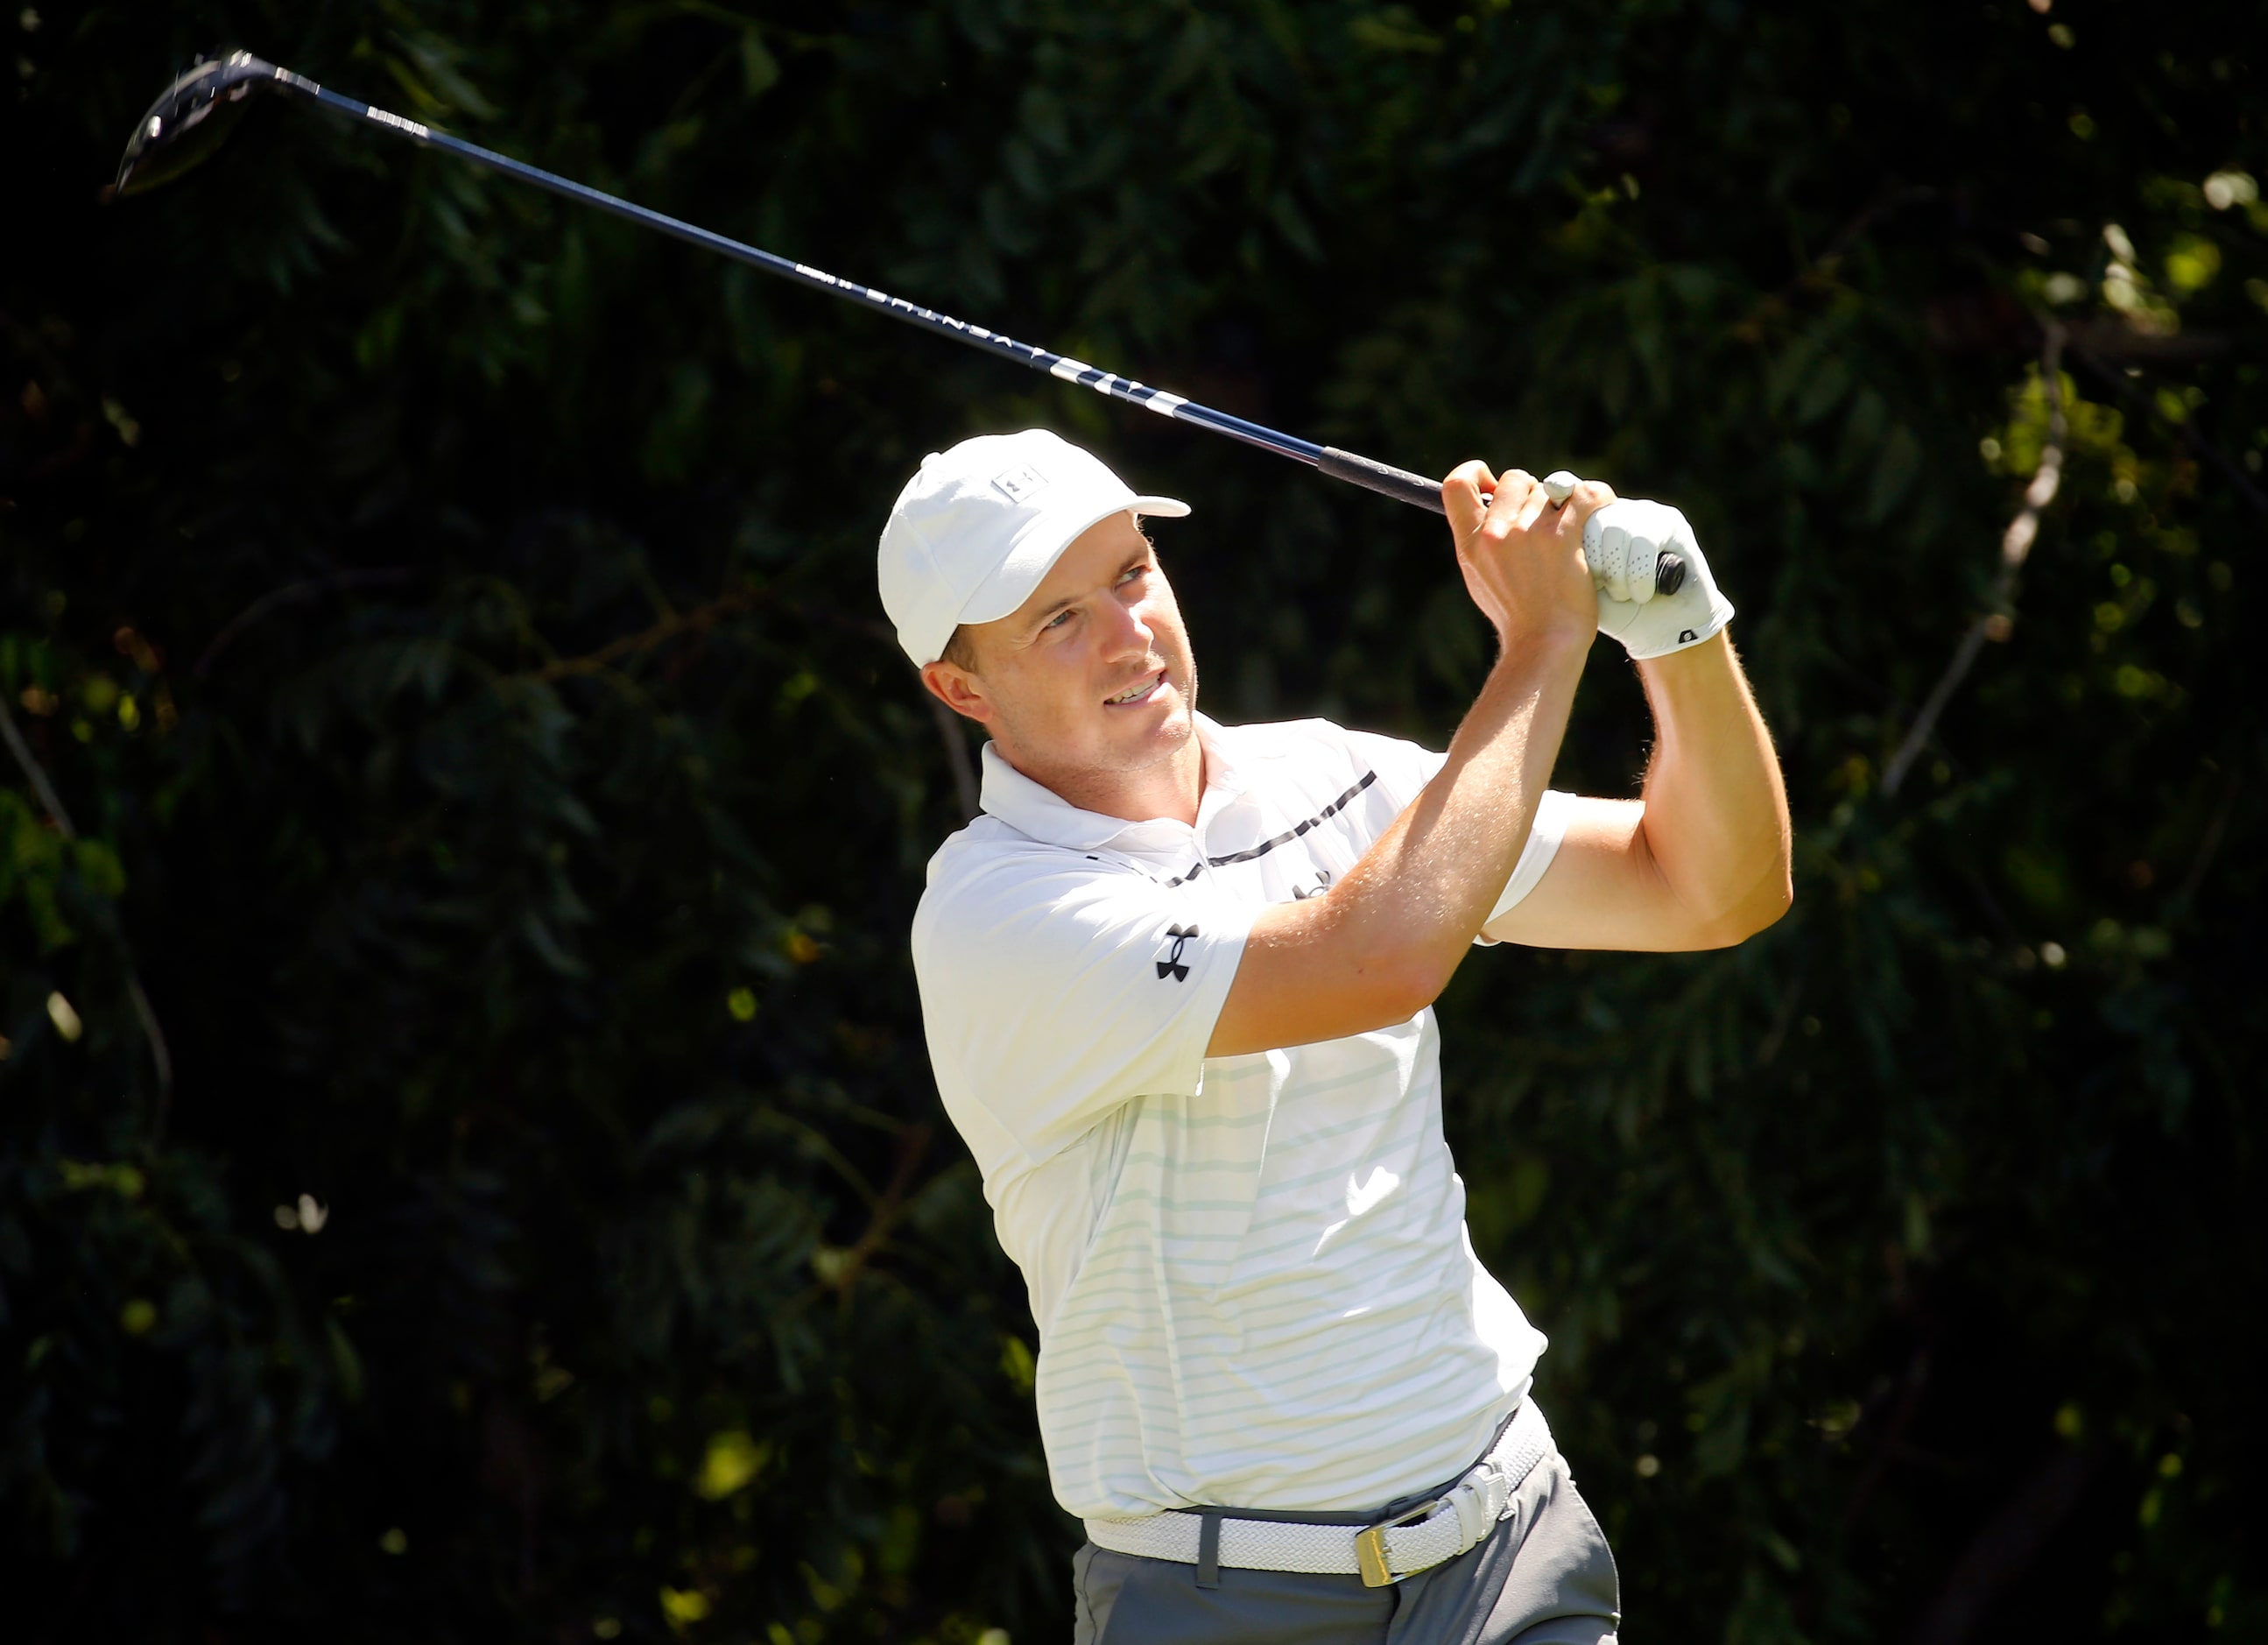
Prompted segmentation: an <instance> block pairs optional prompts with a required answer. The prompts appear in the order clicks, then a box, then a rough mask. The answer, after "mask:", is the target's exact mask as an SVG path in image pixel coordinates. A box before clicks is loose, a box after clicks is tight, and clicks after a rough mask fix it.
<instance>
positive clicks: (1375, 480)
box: [1315, 446, 1449, 514]
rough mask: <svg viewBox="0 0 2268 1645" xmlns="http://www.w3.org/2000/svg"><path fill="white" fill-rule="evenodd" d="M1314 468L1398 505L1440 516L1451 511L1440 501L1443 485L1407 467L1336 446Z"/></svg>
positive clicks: (1326, 452) (1328, 449) (1325, 451)
mask: <svg viewBox="0 0 2268 1645" xmlns="http://www.w3.org/2000/svg"><path fill="white" fill-rule="evenodd" d="M1315 467H1316V468H1319V469H1321V470H1322V472H1323V473H1325V474H1327V475H1329V476H1331V478H1332V479H1334V480H1344V481H1345V482H1346V483H1348V484H1349V485H1359V486H1360V487H1362V488H1363V490H1365V491H1375V492H1377V493H1378V494H1379V495H1380V496H1381V497H1390V498H1393V499H1394V500H1395V502H1397V503H1408V504H1409V505H1410V506H1411V507H1413V508H1430V509H1432V511H1433V512H1434V513H1437V514H1447V513H1448V512H1449V511H1448V508H1447V505H1445V504H1444V503H1443V502H1442V501H1441V483H1440V481H1439V480H1429V479H1427V478H1426V477H1425V476H1424V475H1422V474H1412V473H1410V470H1409V469H1407V468H1395V467H1393V466H1392V465H1390V464H1388V463H1383V462H1373V461H1371V460H1370V459H1369V458H1367V457H1358V456H1356V455H1355V454H1354V453H1352V452H1351V451H1341V450H1340V449H1339V448H1338V447H1337V446H1324V447H1323V454H1322V456H1320V457H1318V458H1316V459H1315Z"/></svg>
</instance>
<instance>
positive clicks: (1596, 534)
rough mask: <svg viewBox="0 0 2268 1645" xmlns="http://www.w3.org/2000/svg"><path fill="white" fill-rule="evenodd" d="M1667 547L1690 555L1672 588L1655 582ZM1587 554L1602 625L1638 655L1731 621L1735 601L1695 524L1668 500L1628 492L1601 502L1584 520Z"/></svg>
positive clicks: (1705, 634)
mask: <svg viewBox="0 0 2268 1645" xmlns="http://www.w3.org/2000/svg"><path fill="white" fill-rule="evenodd" d="M1664 550H1668V551H1670V552H1673V553H1675V554H1676V555H1677V556H1678V557H1680V558H1681V559H1683V561H1684V562H1685V580H1684V582H1683V584H1682V585H1681V586H1679V588H1678V590H1677V592H1676V593H1675V594H1658V593H1656V592H1655V590H1654V586H1653V568H1654V563H1655V561H1656V560H1657V559H1659V558H1660V557H1661V554H1662V552H1663V551H1664ZM1583 557H1584V559H1586V560H1587V561H1588V562H1589V563H1590V567H1591V574H1592V577H1593V578H1594V579H1595V581H1596V582H1597V584H1598V589H1599V631H1600V632H1601V633H1602V634H1609V635H1612V636H1613V637H1614V638H1616V639H1618V640H1620V641H1621V642H1622V645H1623V649H1624V650H1625V651H1627V652H1629V653H1630V654H1631V658H1632V660H1644V659H1646V658H1648V657H1666V656H1668V654H1669V653H1671V652H1674V651H1683V650H1684V649H1685V648H1686V647H1687V646H1688V645H1699V644H1700V643H1701V642H1702V641H1703V640H1705V639H1707V638H1709V637H1710V636H1711V635H1712V634H1714V633H1715V632H1716V631H1718V630H1719V629H1721V628H1723V627H1724V626H1725V624H1726V623H1729V622H1731V621H1732V620H1733V602H1732V601H1729V600H1727V599H1726V598H1725V596H1724V594H1722V593H1721V592H1720V591H1719V589H1718V587H1717V579H1715V578H1714V577H1712V576H1711V575H1710V574H1709V562H1708V561H1707V560H1705V559H1704V558H1703V557H1702V556H1701V545H1700V544H1699V543H1698V542H1696V541H1694V537H1693V527H1692V526H1691V525H1690V523H1689V522H1688V521H1687V520H1686V518H1685V516H1684V515H1683V514H1682V513H1679V512H1678V511H1677V510H1676V509H1674V508H1672V507H1670V506H1669V505H1668V504H1666V503H1647V502H1641V501H1639V500H1638V499H1637V498H1621V499H1618V500H1616V502H1613V503H1611V504H1609V505H1607V506H1606V507H1604V508H1602V509H1601V510H1600V511H1599V512H1598V513H1595V514H1594V515H1592V516H1591V518H1590V519H1589V520H1587V521H1586V522H1585V529H1584V533H1583Z"/></svg>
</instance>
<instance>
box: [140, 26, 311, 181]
mask: <svg viewBox="0 0 2268 1645" xmlns="http://www.w3.org/2000/svg"><path fill="white" fill-rule="evenodd" d="M275 84H276V65H275V64H273V63H262V62H261V60H260V59H259V58H257V57H255V56H254V55H252V54H251V53H250V52H248V51H232V52H230V53H228V54H227V55H225V56H216V57H212V58H210V59H205V60H202V61H200V62H199V63H197V64H196V65H195V67H194V68H192V69H191V70H189V71H188V73H187V74H185V75H183V76H182V77H180V79H178V80H176V81H174V82H173V84H172V85H169V86H167V87H166V89H165V91H164V92H161V93H160V94H159V95H158V100H157V101H156V102H154V103H152V104H151V105H150V110H149V112H148V113H147V114H144V115H143V116H142V119H141V122H140V123H139V124H137V125H136V127H135V128H134V135H133V136H132V137H131V138H129V140H128V141H127V144H126V155H125V158H124V159H121V160H120V161H119V162H118V180H117V181H115V182H114V183H113V184H112V185H111V192H112V193H113V194H116V195H138V194H143V193H145V192H146V191H148V190H150V189H152V188H159V187H162V186H163V185H165V184H166V183H169V182H171V181H173V179H175V178H176V177H179V176H180V174H181V173H183V172H186V171H188V170H189V169H190V168H191V167H193V166H196V165H198V164H199V163H200V162H202V161H203V159H205V157H206V156H208V155H210V153H211V152H212V151H214V150H215V149H217V148H218V147H219V146H220V145H221V144H222V142H223V141H224V140H225V138H226V137H227V136H228V132H229V128H230V127H232V126H233V125H234V124H235V123H236V122H237V119H238V117H239V115H241V114H243V113H244V106H245V104H246V102H247V100H249V99H250V98H251V96H252V94H253V93H254V92H256V91H259V90H261V88H263V87H265V86H270V85H275Z"/></svg>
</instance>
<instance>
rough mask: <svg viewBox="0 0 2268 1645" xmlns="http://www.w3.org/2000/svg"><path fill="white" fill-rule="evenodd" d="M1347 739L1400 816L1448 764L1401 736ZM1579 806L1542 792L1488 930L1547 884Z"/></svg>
mask: <svg viewBox="0 0 2268 1645" xmlns="http://www.w3.org/2000/svg"><path fill="white" fill-rule="evenodd" d="M1345 735H1346V739H1347V743H1348V746H1349V747H1350V748H1351V749H1352V750H1353V752H1354V753H1355V755H1356V756H1357V757H1358V758H1359V759H1360V760H1361V761H1362V762H1364V763H1366V765H1367V766H1368V768H1369V769H1370V770H1372V771H1376V772H1377V773H1378V786H1379V787H1380V788H1381V789H1382V790H1384V791H1385V793H1386V794H1387V795H1388V797H1389V798H1390V799H1391V800H1392V801H1393V804H1394V808H1395V811H1396V812H1399V811H1400V810H1401V809H1402V808H1403V807H1404V806H1406V805H1408V804H1409V803H1410V801H1411V800H1415V799H1416V798H1417V797H1418V794H1419V793H1421V792H1422V791H1423V790H1424V788H1425V785H1426V784H1427V783H1430V782H1432V780H1433V778H1434V777H1435V776H1436V775H1437V774H1438V773H1439V772H1440V769H1441V767H1442V766H1444V765H1446V764H1447V763H1448V759H1449V756H1447V755H1446V754H1437V753H1435V752H1434V751H1433V750H1432V749H1428V748H1425V747H1422V746H1420V745H1419V744H1418V743H1415V742H1409V741H1404V740H1403V739H1402V738H1400V737H1386V736H1381V735H1379V734H1377V733H1376V732H1370V731H1350V732H1348V733H1346V734H1345ZM1574 801H1575V796H1574V795H1572V794H1570V793H1561V792H1560V791H1559V790H1558V789H1556V788H1547V789H1545V790H1544V791H1543V799H1542V800H1539V801H1537V802H1536V807H1535V822H1534V823H1533V824H1532V825H1531V826H1530V827H1529V829H1528V843H1527V844H1526V845H1522V846H1521V850H1520V860H1519V861H1518V862H1516V863H1514V864H1513V869H1512V878H1511V879H1509V880H1508V881H1506V882H1505V888H1504V890H1503V892H1502V893H1501V894H1500V895H1499V896H1498V897H1497V899H1496V906H1495V907H1494V908H1492V909H1491V910H1490V911H1489V917H1488V918H1486V919H1485V920H1483V921H1482V922H1481V923H1482V924H1483V925H1484V926H1486V925H1493V924H1495V923H1496V921H1497V920H1499V918H1502V917H1503V916H1504V915H1506V914H1507V913H1509V912H1511V911H1512V910H1513V908H1515V907H1517V906H1518V905H1519V904H1520V902H1521V898H1523V897H1525V896H1527V895H1528V893H1529V892H1530V891H1533V890H1534V889H1535V887H1536V885H1537V883H1538V882H1540V881H1542V879H1543V873H1544V870H1545V869H1547V868H1549V867H1550V866H1551V859H1553V858H1554V857H1556V856H1557V855H1558V852H1559V842H1560V841H1561V840H1563V839H1565V837H1566V835H1567V822H1568V818H1569V816H1570V815H1571V814H1572V808H1573V806H1574ZM1473 941H1475V942H1476V943H1477V944H1479V945H1480V946H1481V947H1483V948H1492V947H1494V946H1495V943H1496V939H1495V938H1493V937H1489V936H1477V937H1475V938H1474V939H1473Z"/></svg>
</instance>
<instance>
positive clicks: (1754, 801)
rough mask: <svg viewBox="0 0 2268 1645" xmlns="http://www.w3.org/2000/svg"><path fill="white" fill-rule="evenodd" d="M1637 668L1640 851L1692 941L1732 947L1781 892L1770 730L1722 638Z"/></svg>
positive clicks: (1776, 908) (1781, 899)
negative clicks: (1644, 731) (1649, 757)
mask: <svg viewBox="0 0 2268 1645" xmlns="http://www.w3.org/2000/svg"><path fill="white" fill-rule="evenodd" d="M1638 667H1639V673H1640V675H1641V676H1642V677H1643V678H1644V680H1645V682H1646V698H1647V701H1648V702H1649V703H1650V704H1652V706H1653V723H1654V753H1653V763H1652V765H1651V766H1650V767H1649V768H1648V769H1647V771H1646V792H1645V804H1646V809H1645V815H1644V821H1643V823H1642V825H1641V828H1640V831H1639V839H1638V847H1639V848H1640V849H1642V850H1643V851H1644V852H1646V855H1647V857H1648V858H1649V859H1650V860H1651V862H1652V864H1653V868H1654V870H1655V872H1656V873H1657V874H1659V875H1660V876H1661V882H1662V883H1663V885H1664V886H1665V887H1666V888H1667V889H1668V891H1669V893H1670V895H1671V896H1672V897H1673V898H1674V899H1675V903H1676V904H1677V905H1678V906H1679V907H1680V908H1681V909H1682V910H1683V911H1684V913H1685V914H1686V916H1687V917H1688V918H1690V920H1691V921H1692V923H1693V927H1694V930H1693V935H1694V938H1695V939H1696V946H1704V945H1708V944H1719V943H1729V942H1737V941H1740V940H1741V939H1742V938H1743V937H1746V936H1749V935H1750V934H1752V933H1755V932H1756V931H1760V930H1762V929H1763V928H1764V926H1768V925H1770V924H1771V922H1772V921H1773V920H1775V919H1777V918H1779V916H1780V915H1781V914H1782V913H1783V912H1785V911H1786V908H1787V905H1788V901H1789V897H1790V889H1789V879H1788V852H1789V840H1790V828H1789V823H1788V815H1787V793H1786V789H1785V787H1784V786H1782V784H1781V781H1780V771H1779V761H1778V757H1777V756H1775V755H1774V754H1773V752H1772V746H1771V735H1770V734H1769V733H1768V732H1767V731H1766V730H1765V728H1764V717H1763V715H1761V714H1760V713H1758V712H1757V711H1756V699H1755V697H1753V696H1751V695H1750V693H1749V685H1748V681H1747V680H1746V679H1745V678H1744V677H1743V676H1742V673H1741V668H1740V664H1739V662H1738V661H1737V660H1735V659H1734V654H1733V648H1732V643H1731V641H1730V639H1729V638H1727V636H1726V635H1724V634H1721V633H1720V634H1719V635H1717V636H1716V637H1715V638H1712V639H1711V640H1709V641H1707V642H1706V643H1705V644H1703V645H1696V646H1692V647H1690V649H1688V650H1685V651H1681V652H1675V653H1672V654H1670V655H1669V656H1667V657H1661V658H1657V659H1654V660H1651V661H1648V662H1644V663H1641V664H1640V665H1639V666H1638Z"/></svg>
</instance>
